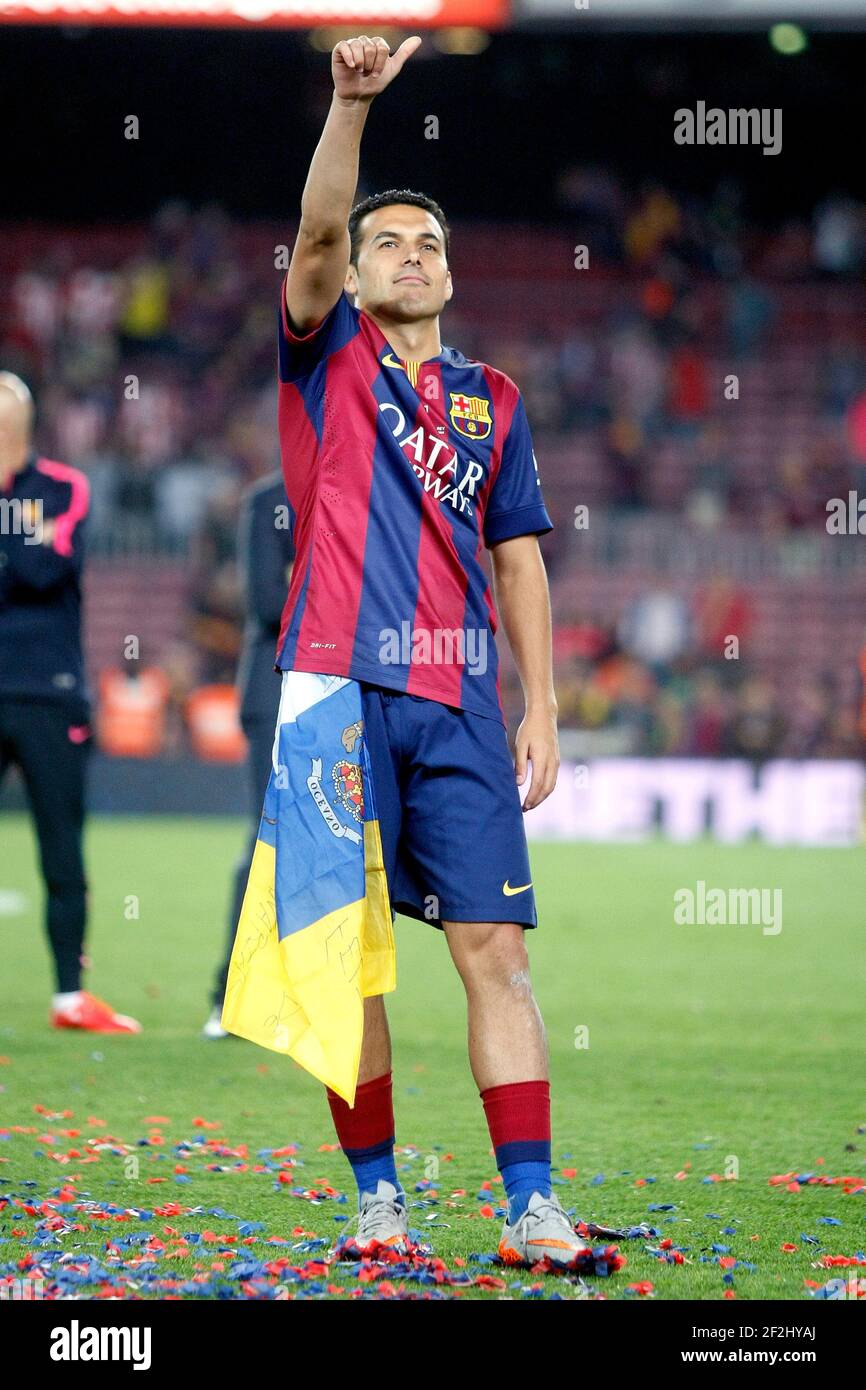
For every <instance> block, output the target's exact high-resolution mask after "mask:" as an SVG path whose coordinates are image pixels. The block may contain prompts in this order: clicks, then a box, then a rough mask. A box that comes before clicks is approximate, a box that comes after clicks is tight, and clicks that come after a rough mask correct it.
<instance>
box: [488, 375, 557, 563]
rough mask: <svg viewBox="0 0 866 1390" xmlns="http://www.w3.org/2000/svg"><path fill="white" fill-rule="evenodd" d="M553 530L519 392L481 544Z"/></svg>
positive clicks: (490, 543) (492, 492)
mask: <svg viewBox="0 0 866 1390" xmlns="http://www.w3.org/2000/svg"><path fill="white" fill-rule="evenodd" d="M552 530H553V522H552V521H551V520H550V517H549V515H548V512H547V508H546V507H545V505H544V498H543V496H542V494H541V480H540V478H539V476H538V464H537V462H536V458H535V450H534V449H533V447H532V436H531V434H530V432H529V421H528V420H527V418H526V410H525V408H524V405H523V400H522V398H521V396H520V394H519V392H518V395H517V400H516V403H515V406H514V411H513V414H512V416H511V423H510V425H509V427H508V433H507V435H506V437H505V443H504V445H503V448H502V460H501V462H500V465H499V470H498V472H497V474H496V477H495V478H494V480H493V486H492V488H491V490H490V496H489V498H488V500H487V507H486V509H485V512H484V544H485V545H486V546H491V545H495V544H496V543H497V541H507V540H510V539H511V538H512V537H513V536H527V535H539V536H540V535H543V534H544V533H545V532H547V531H552Z"/></svg>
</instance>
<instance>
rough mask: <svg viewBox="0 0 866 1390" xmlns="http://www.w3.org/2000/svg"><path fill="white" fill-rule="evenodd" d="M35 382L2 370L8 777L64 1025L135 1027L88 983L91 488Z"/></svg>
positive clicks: (3, 690)
mask: <svg viewBox="0 0 866 1390" xmlns="http://www.w3.org/2000/svg"><path fill="white" fill-rule="evenodd" d="M32 431H33V399H32V397H31V395H30V391H29V389H28V387H27V386H26V385H25V384H24V382H23V381H22V380H21V379H20V377H17V376H14V375H12V374H11V373H9V372H0V780H2V777H3V774H4V772H5V771H6V769H7V768H8V767H9V766H10V764H12V763H15V764H16V765H17V766H18V767H19V768H20V771H21V775H22V777H23V779H24V785H25V787H26V789H27V796H28V799H29V802H30V807H31V810H32V812H33V818H34V821H35V823H36V834H37V837H38V840H39V852H40V858H41V864H42V874H43V877H44V879H45V884H46V888H47V903H46V929H47V934H48V940H49V943H50V946H51V952H52V955H53V957H54V970H55V977H56V993H55V994H54V997H53V1000H52V1004H51V1010H50V1014H49V1021H50V1023H51V1025H52V1026H53V1027H54V1028H78V1029H84V1030H86V1031H88V1032H95V1033H137V1032H139V1031H140V1028H141V1025H140V1024H139V1023H137V1022H136V1020H135V1019H133V1018H129V1017H128V1016H127V1015H126V1014H119V1013H116V1012H115V1011H114V1009H112V1008H111V1006H110V1005H109V1004H106V1003H105V1002H104V1001H103V1000H101V999H98V998H96V996H95V995H93V994H90V993H89V992H88V991H87V990H84V989H82V987H81V973H82V968H83V961H82V950H83V946H84V934H85V927H86V918H87V881H86V877H85V870H84V858H83V853H82V836H83V830H84V788H85V771H86V765H87V759H88V755H89V752H90V743H91V730H90V700H89V695H88V691H87V687H86V682H85V676H84V662H83V657H82V651H81V570H82V563H83V556H84V528H85V522H86V518H87V511H88V504H89V488H88V483H87V479H86V478H85V476H84V474H83V473H80V472H79V471H78V470H77V469H75V468H69V467H68V466H67V465H66V464H63V463H56V462H54V461H53V460H49V459H45V458H41V457H40V456H39V454H38V453H37V452H36V451H35V449H34V448H33V444H32Z"/></svg>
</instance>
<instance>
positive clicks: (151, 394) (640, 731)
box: [0, 167, 866, 759]
mask: <svg viewBox="0 0 866 1390" xmlns="http://www.w3.org/2000/svg"><path fill="white" fill-rule="evenodd" d="M559 198H560V202H561V207H562V221H561V223H560V224H559V225H549V224H546V225H545V226H544V227H543V228H542V227H532V226H529V225H527V226H523V227H506V226H502V227H489V226H477V225H474V224H473V225H469V226H465V227H464V226H458V227H457V228H456V229H455V232H454V236H453V263H454V271H455V284H456V287H457V294H456V295H455V301H454V307H453V309H449V311H448V314H447V316H446V318H445V319H444V321H443V333H444V339H445V341H446V342H448V343H454V344H455V345H457V346H459V347H460V348H461V349H462V350H463V351H465V352H466V354H467V355H468V356H477V357H480V358H482V359H484V360H487V361H490V362H492V363H493V364H494V365H496V366H498V367H499V368H501V369H502V370H504V371H506V372H508V373H509V375H511V376H512V377H513V378H514V379H515V380H516V381H517V383H518V385H519V386H520V388H521V391H522V393H523V396H524V400H525V402H526V407H527V410H528V413H529V418H530V421H531V424H532V427H533V433H534V438H535V444H536V453H537V455H538V458H539V464H540V468H541V474H542V479H543V484H544V487H545V494H546V496H547V498H548V502H549V506H550V509H551V512H552V514H553V516H554V520H555V522H556V530H555V531H554V533H553V535H552V537H551V538H550V539H549V542H545V554H546V557H547V561H548V568H549V571H550V574H551V581H552V594H553V602H554V618H555V628H556V640H555V661H556V674H557V688H558V695H559V701H560V712H561V722H562V726H563V728H564V730H565V731H566V734H567V738H566V742H565V746H566V749H567V751H571V752H573V753H574V754H576V755H579V756H583V755H587V756H589V755H591V754H592V753H610V754H614V753H647V754H658V753H669V754H670V753H673V754H691V755H700V756H717V755H737V756H746V757H753V758H756V759H763V758H767V757H773V756H792V757H799V756H834V757H846V756H860V755H861V754H862V750H863V734H862V731H861V727H860V714H859V701H860V697H861V694H862V690H861V686H862V680H861V675H860V667H861V651H862V649H863V646H864V643H866V623H864V622H863V618H862V613H863V574H864V571H863V569H862V568H861V561H860V558H859V555H857V556H854V555H853V554H852V552H851V549H850V547H846V545H845V542H844V540H842V539H840V538H838V537H831V536H828V534H827V526H826V521H827V503H828V501H829V500H830V499H831V498H847V496H848V493H849V491H850V490H855V491H859V493H860V494H861V495H863V496H866V335H864V329H863V323H864V322H866V320H864V315H863V310H864V308H866V303H864V292H863V288H862V286H861V284H860V283H859V278H858V277H860V276H861V274H862V270H863V267H864V261H866V207H864V206H863V205H861V204H858V203H855V202H853V201H851V200H850V199H848V198H845V197H842V196H834V197H829V198H827V199H826V200H825V201H824V202H822V203H821V204H820V205H819V206H818V207H816V208H815V209H814V211H813V213H812V215H811V217H810V218H808V219H804V220H792V221H790V222H788V223H785V224H783V225H781V226H777V227H775V228H773V229H767V228H761V227H758V226H755V225H753V224H752V223H751V222H750V220H749V219H748V217H747V216H746V213H745V210H744V207H743V194H742V191H741V190H740V188H739V187H738V185H736V184H735V183H733V182H728V183H723V184H721V185H720V186H719V188H718V189H717V190H716V193H715V195H714V197H713V198H711V199H710V200H708V201H705V202H700V203H699V202H696V201H691V200H688V201H686V200H683V199H680V198H678V197H677V195H676V194H674V193H672V192H671V191H670V190H667V189H664V188H661V187H659V186H646V187H642V188H637V189H634V188H628V187H626V186H625V184H624V183H623V182H622V181H621V180H619V179H618V178H617V177H616V176H615V175H614V174H612V173H611V172H610V171H607V170H602V169H598V168H591V167H575V168H572V169H569V170H566V171H565V172H564V173H563V175H562V178H561V180H560V183H559ZM290 233H291V228H289V227H271V226H270V225H265V224H240V223H238V224H235V223H233V222H232V221H231V220H230V219H229V218H228V217H227V216H226V215H225V214H224V213H223V212H222V211H221V210H220V209H219V208H218V207H215V206H211V207H206V208H204V209H201V210H197V211H193V210H190V209H189V208H187V207H186V206H185V205H183V204H180V203H170V204H167V205H166V206H164V207H163V208H161V209H160V211H159V212H158V213H157V215H156V216H155V217H154V218H153V220H152V222H151V224H150V225H148V226H139V225H135V226H100V227H96V228H79V229H63V228H58V227H56V226H51V227H49V226H45V227H42V226H36V225H27V226H25V225H13V226H9V227H7V228H4V236H3V252H2V259H3V265H2V288H0V365H2V367H3V368H5V369H7V370H12V371H16V372H18V373H20V374H21V375H22V376H23V377H24V378H25V379H26V380H28V382H29V383H30V384H31V386H32V388H33V391H34V394H35V396H36V398H37V406H38V414H39V423H38V430H37V440H38V444H39V448H40V451H41V452H42V453H44V454H46V455H48V456H49V457H54V458H58V459H61V460H64V461H65V462H67V463H70V464H74V465H76V466H77V467H80V468H82V469H84V470H85V471H86V472H87V474H88V476H89V478H90V482H91V487H92V511H91V523H90V539H89V545H90V550H91V554H92V555H93V557H94V559H93V562H92V565H91V570H92V574H91V577H90V578H89V581H88V583H89V589H88V596H89V604H88V634H89V649H90V653H91V666H92V668H93V669H92V674H93V677H94V684H96V682H97V678H98V677H99V674H100V671H102V670H103V668H106V667H109V666H111V665H117V666H120V665H121V664H122V663H121V653H120V651H119V650H111V649H109V646H108V645H107V643H108V639H107V638H106V639H104V640H103V639H102V638H101V636H100V622H99V617H100V609H101V608H102V607H104V606H105V604H107V603H108V601H109V591H110V590H112V591H113V590H116V588H117V586H118V585H121V586H123V585H126V586H127V587H128V589H129V595H130V605H131V606H130V609H129V611H130V612H132V611H133V607H132V605H136V604H137V606H138V609H139V610H144V609H146V608H147V606H148V600H147V598H146V597H144V596H143V593H142V585H143V584H144V585H147V586H149V587H150V577H152V578H153V581H154V585H153V587H151V588H150V592H151V599H150V602H151V603H152V604H157V603H158V604H161V605H163V606H167V607H168V608H170V609H171V611H172V613H173V615H174V617H173V618H172V621H170V622H162V624H161V625H157V626H156V627H152V629H151V634H152V635H151V637H150V638H148V637H147V636H146V640H145V647H146V651H143V652H142V661H143V663H144V664H146V665H147V666H149V667H150V668H152V669H159V670H161V671H163V672H164V673H165V692H166V694H165V700H166V703H167V710H168V714H167V719H166V725H165V737H164V745H165V746H168V747H169V748H170V747H172V745H173V746H175V747H176V748H180V747H182V746H183V742H184V733H183V719H182V710H183V708H184V702H185V701H186V700H187V699H188V697H189V694H190V692H191V691H192V690H193V689H194V688H195V687H196V686H200V685H202V684H209V683H219V682H229V681H231V680H232V679H233V676H234V672H235V665H236V661H237V656H238V651H239V648H240V640H241V629H242V622H243V595H242V585H241V580H240V576H239V571H238V566H237V564H236V553H235V552H236V530H237V517H238V507H239V499H240V496H241V494H242V492H243V489H244V488H245V487H246V486H247V485H248V484H249V483H251V482H252V481H254V480H255V479H257V478H259V477H261V476H263V475H264V474H266V473H269V472H271V471H272V470H273V469H274V468H276V467H277V466H278V462H279V459H278V450H277V434H276V387H275V327H276V320H275V312H276V297H277V293H278V285H279V274H278V272H277V271H275V267H274V257H275V253H276V248H278V247H279V245H280V243H281V242H285V241H286V239H287V238H289V237H290ZM582 246H585V247H586V248H587V257H588V265H586V268H577V266H578V265H580V261H581V253H580V247H582ZM732 382H733V383H734V384H733V385H732V384H731V383H732ZM581 507H583V508H586V512H585V513H584V514H583V516H582V519H581V518H580V517H579V516H578V512H577V511H576V509H580V508H581ZM681 545H682V546H685V545H688V546H690V547H691V551H690V553H691V554H692V556H693V560H692V563H691V567H690V568H689V566H685V567H684V565H683V563H682V562H681V561H682V555H681V554H679V552H678V547H680V546H681ZM834 546H835V547H836V548H835V550H834V549H833V547H834ZM695 556H696V557H697V558H696V559H695V558H694V557H695ZM743 556H746V557H747V562H746V563H745V564H744V563H743V561H742V557H743ZM167 575H173V576H174V579H173V580H172V582H171V583H170V584H164V585H163V588H159V587H158V586H157V584H156V581H157V579H158V578H159V576H162V577H163V579H165V577H166V576H167ZM792 580H793V581H794V582H795V591H793V590H792V589H791V582H792ZM786 586H787V587H786ZM792 593H793V594H794V600H795V601H796V613H798V614H802V615H803V626H801V629H800V634H799V636H800V640H799V645H797V644H796V643H795V644H794V646H791V640H792V631H793V628H794V626H795V625H796V619H795V617H794V616H793V610H792V608H791V603H790V602H789V597H790V595H791V594H792ZM114 598H115V600H116V593H115V594H114ZM794 600H791V601H794ZM164 616H165V615H164V614H163V617H164ZM831 624H835V625H836V630H835V633H834V632H833V631H831ZM840 624H841V627H840V626H839V625H840ZM142 626H143V627H144V628H145V632H147V623H146V622H144V620H142ZM127 630H130V629H127ZM131 630H132V631H136V630H137V629H135V628H133V629H131ZM732 635H734V636H736V637H737V638H738V640H739V644H740V649H739V652H738V653H736V654H732V653H731V650H730V643H728V642H727V639H728V638H729V637H730V636H732ZM112 640H114V639H113V638H112ZM503 692H504V696H505V699H506V707H507V710H508V713H509V714H510V715H512V716H514V715H517V714H518V713H519V688H518V687H517V684H516V680H515V673H514V671H513V668H512V667H511V666H510V665H509V663H508V662H507V661H506V663H505V666H504V670H503ZM569 731H570V732H569Z"/></svg>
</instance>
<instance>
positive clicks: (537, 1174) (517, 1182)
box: [497, 1146, 551, 1226]
mask: <svg viewBox="0 0 866 1390" xmlns="http://www.w3.org/2000/svg"><path fill="white" fill-rule="evenodd" d="M503 1147H504V1146H503ZM498 1157H499V1154H498V1152H497V1160H498ZM499 1171H500V1173H501V1174H502V1183H503V1186H504V1188H505V1195H506V1197H507V1199H508V1224H509V1226H513V1225H514V1223H515V1221H519V1220H520V1218H521V1216H522V1215H523V1213H524V1212H525V1211H526V1208H527V1207H528V1206H529V1199H530V1197H531V1196H532V1194H533V1192H540V1193H541V1195H542V1197H549V1196H550V1192H551V1187H550V1151H549V1149H548V1153H547V1156H546V1157H542V1158H539V1159H527V1160H524V1161H523V1162H522V1163H506V1164H504V1166H503V1167H501V1168H500V1170H499Z"/></svg>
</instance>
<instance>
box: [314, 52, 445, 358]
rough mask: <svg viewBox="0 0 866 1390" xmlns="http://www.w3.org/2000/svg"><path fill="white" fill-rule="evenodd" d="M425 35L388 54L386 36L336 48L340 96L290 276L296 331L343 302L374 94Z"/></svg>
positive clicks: (318, 155) (317, 162)
mask: <svg viewBox="0 0 866 1390" xmlns="http://www.w3.org/2000/svg"><path fill="white" fill-rule="evenodd" d="M420 43H421V40H420V38H418V37H417V35H416V36H415V37H414V38H411V39H405V40H404V42H403V43H402V44H401V45H400V47H399V48H398V49H397V51H396V53H395V54H394V55H393V56H389V50H388V45H387V43H386V42H385V40H384V39H378V38H377V39H369V38H367V37H366V35H364V36H362V37H361V38H358V39H344V40H343V41H342V42H341V43H338V44H337V46H336V48H335V49H334V51H333V53H332V54H331V73H332V75H333V78H334V96H333V100H332V102H331V109H330V111H329V112H328V119H327V120H326V122H325V128H324V130H323V131H322V138H321V139H320V141H319V143H318V145H317V147H316V152H315V154H314V155H313V159H312V162H311V164H310V172H309V173H308V175H307V182H306V185H305V187H304V193H303V197H302V198H301V224H300V227H299V228H298V236H297V240H296V241H295V246H294V250H293V252H292V260H291V264H290V266H289V273H288V276H287V279H286V309H287V311H288V316H289V323H290V326H291V327H292V328H294V330H295V332H297V333H307V332H309V331H310V330H311V329H313V328H315V327H316V326H317V325H318V324H320V323H321V321H322V319H323V318H324V317H325V315H326V314H327V313H328V310H329V309H331V308H332V307H333V305H334V304H336V302H337V299H338V298H339V295H340V292H341V290H342V288H343V282H344V280H345V278H346V271H347V269H348V266H349V232H348V226H347V224H348V220H349V213H350V212H351V210H352V201H353V199H354V196H355V189H356V188H357V185H358V156H359V151H360V148H361V135H362V133H363V130H364V122H365V121H366V119H367V112H368V110H369V109H370V102H371V101H372V100H373V97H375V96H378V94H379V93H380V92H383V91H384V90H385V88H386V87H387V86H388V85H389V83H391V82H392V81H393V79H394V78H395V77H396V76H397V73H398V72H399V71H400V69H401V68H402V66H403V64H404V63H405V61H406V59H407V58H409V57H411V55H412V54H413V53H414V52H415V50H416V49H417V48H418V47H419V45H420Z"/></svg>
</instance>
